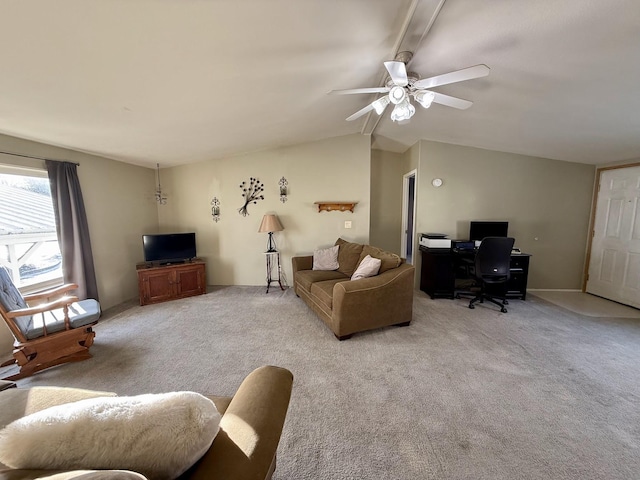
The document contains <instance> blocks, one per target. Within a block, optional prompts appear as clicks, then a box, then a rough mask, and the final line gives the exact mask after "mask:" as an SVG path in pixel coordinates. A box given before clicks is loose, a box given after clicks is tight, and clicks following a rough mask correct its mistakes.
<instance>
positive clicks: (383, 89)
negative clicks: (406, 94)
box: [329, 87, 389, 95]
mask: <svg viewBox="0 0 640 480" xmlns="http://www.w3.org/2000/svg"><path fill="white" fill-rule="evenodd" d="M388 91H389V88H387V87H370V88H348V89H346V90H331V91H330V92H329V94H330V95H351V94H352V93H387V92H388Z"/></svg>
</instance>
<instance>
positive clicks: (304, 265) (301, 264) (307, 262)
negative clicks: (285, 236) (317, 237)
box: [291, 255, 313, 274]
mask: <svg viewBox="0 0 640 480" xmlns="http://www.w3.org/2000/svg"><path fill="white" fill-rule="evenodd" d="M291 265H292V267H293V273H294V274H295V273H296V272H299V271H300V270H311V269H313V255H306V256H303V257H293V258H292V259H291Z"/></svg>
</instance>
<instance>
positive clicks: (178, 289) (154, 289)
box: [136, 260, 207, 305]
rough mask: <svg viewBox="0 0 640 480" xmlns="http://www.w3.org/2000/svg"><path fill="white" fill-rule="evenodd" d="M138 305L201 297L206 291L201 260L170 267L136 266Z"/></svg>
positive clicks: (204, 267) (203, 265)
mask: <svg viewBox="0 0 640 480" xmlns="http://www.w3.org/2000/svg"><path fill="white" fill-rule="evenodd" d="M136 269H137V271H138V293H139V295H140V305H148V304H151V303H160V302H167V301H169V300H175V299H177V298H185V297H192V296H194V295H202V294H204V293H206V291H207V281H206V264H205V262H204V261H202V260H193V261H191V262H186V263H177V264H171V265H157V266H151V267H150V266H148V264H146V263H141V264H138V265H137V267H136Z"/></svg>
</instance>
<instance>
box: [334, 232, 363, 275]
mask: <svg viewBox="0 0 640 480" xmlns="http://www.w3.org/2000/svg"><path fill="white" fill-rule="evenodd" d="M336 245H338V246H339V247H340V250H339V252H338V264H339V266H338V271H339V272H341V273H344V274H345V275H346V276H347V277H351V275H353V272H355V271H356V267H357V266H358V263H360V254H361V253H362V249H363V247H364V245H362V244H360V243H352V242H347V241H346V240H343V239H342V238H339V239H338V240H336ZM363 258H364V257H363Z"/></svg>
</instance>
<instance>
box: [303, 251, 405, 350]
mask: <svg viewBox="0 0 640 480" xmlns="http://www.w3.org/2000/svg"><path fill="white" fill-rule="evenodd" d="M336 245H339V252H338V264H339V267H338V269H337V270H313V256H312V255H308V256H299V257H293V259H292V263H293V279H294V289H295V292H296V295H298V296H299V297H300V298H302V299H303V300H304V301H305V302H306V303H307V305H309V307H310V308H311V309H312V310H313V311H314V312H315V313H316V314H317V315H318V316H319V317H320V318H321V319H322V321H324V323H326V324H327V326H328V327H329V328H330V329H331V331H332V332H333V333H334V335H335V336H336V337H337V338H338V339H339V340H345V339H347V338H350V337H351V336H352V335H353V334H354V333H356V332H363V331H365V330H371V329H374V328H380V327H385V326H388V325H397V326H406V325H409V323H410V322H411V315H412V308H413V283H414V273H415V268H414V266H413V265H410V264H408V263H405V261H404V259H401V258H400V257H399V256H398V255H396V254H394V253H390V252H386V251H384V250H381V249H379V248H376V247H372V246H371V245H362V244H359V243H352V242H347V241H346V240H343V239H341V238H339V239H338V240H337V241H336ZM367 255H370V256H371V257H373V258H379V259H381V260H382V264H381V266H380V271H379V273H378V275H375V276H373V277H368V278H361V279H358V280H351V276H352V275H353V272H354V271H355V270H356V268H357V267H358V265H359V264H360V262H361V261H362V260H363V259H364V258H365V257H366V256H367Z"/></svg>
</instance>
